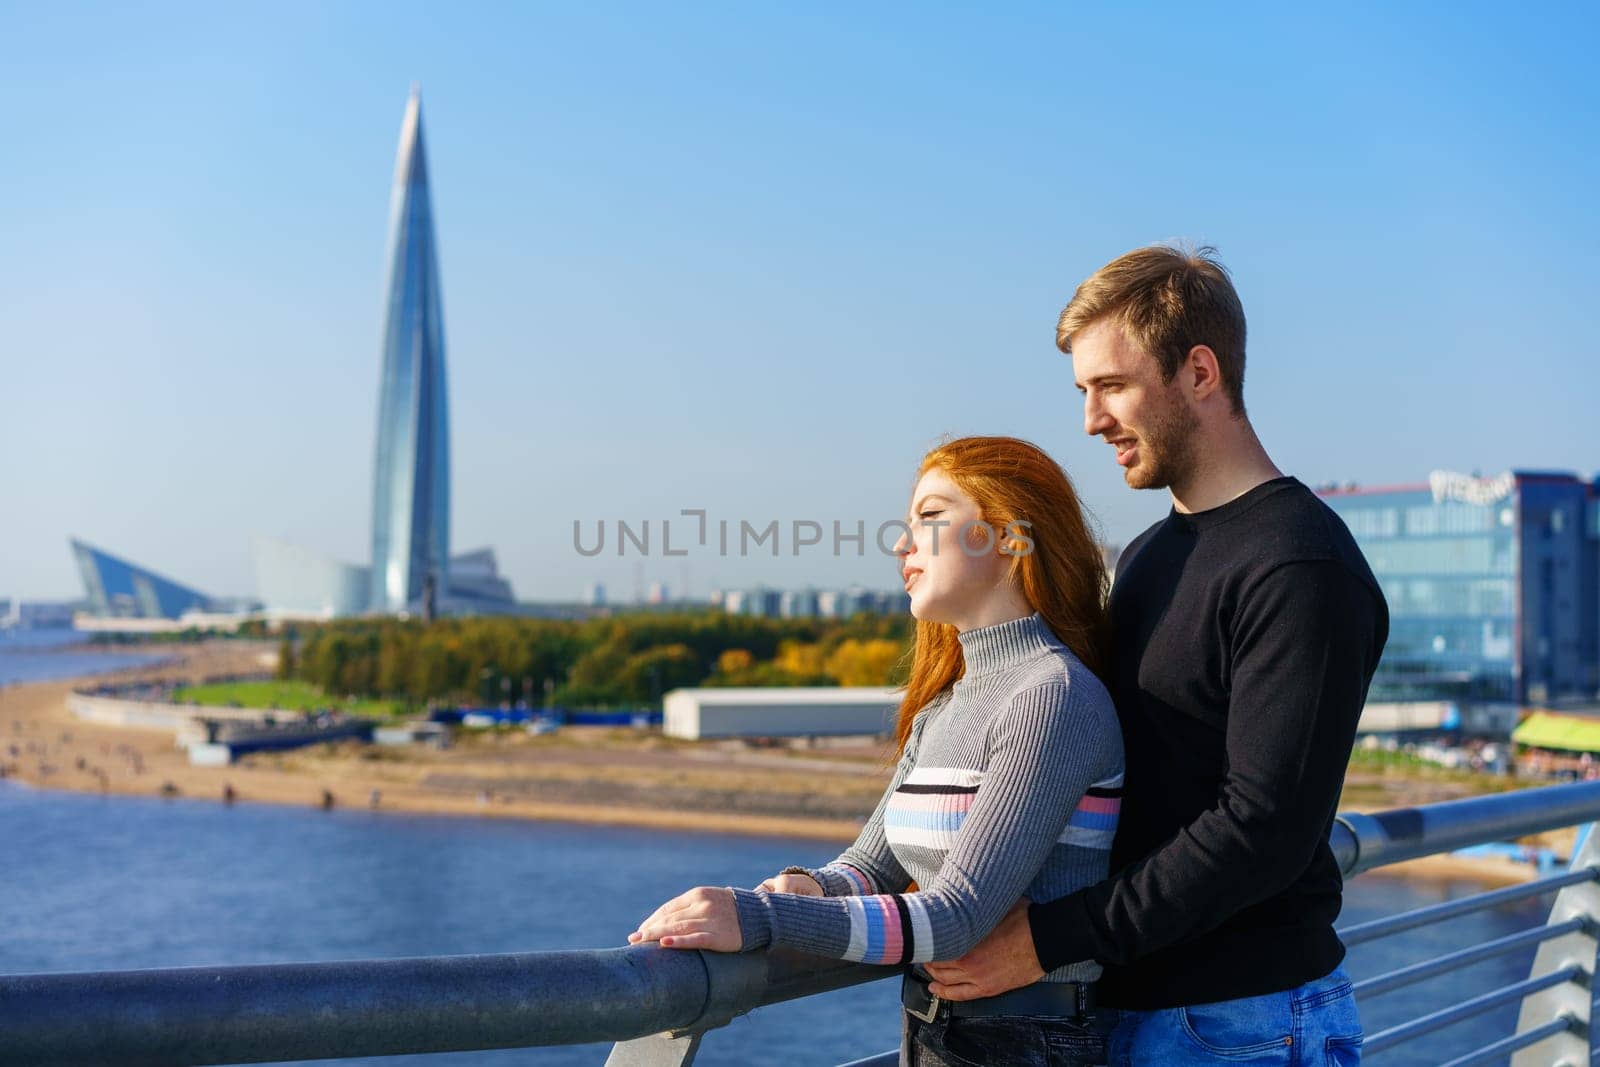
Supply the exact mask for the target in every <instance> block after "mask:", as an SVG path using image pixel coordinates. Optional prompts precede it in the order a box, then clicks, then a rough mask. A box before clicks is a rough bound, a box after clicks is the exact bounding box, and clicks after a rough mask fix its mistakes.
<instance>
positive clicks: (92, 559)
mask: <svg viewBox="0 0 1600 1067" xmlns="http://www.w3.org/2000/svg"><path fill="white" fill-rule="evenodd" d="M68 543H69V544H70V545H71V546H72V556H73V559H75V560H76V561H77V564H78V573H79V574H80V575H81V576H82V578H83V587H84V590H85V591H86V592H87V593H88V598H89V612H90V614H92V615H98V616H101V617H102V618H118V619H176V618H178V617H179V616H181V615H182V614H183V613H184V612H187V611H211V610H213V608H214V604H213V602H212V599H211V598H210V597H208V596H206V595H205V594H204V593H201V592H198V591H197V590H194V589H190V588H189V587H188V586H186V585H180V584H179V583H177V582H175V581H173V580H172V579H171V578H163V577H162V576H161V575H159V574H157V573H155V572H154V571H152V570H149V569H147V568H145V567H141V566H139V565H138V564H135V563H130V562H128V561H127V560H125V559H121V558H119V557H117V556H113V555H112V554H111V553H109V552H106V551H104V550H102V549H98V548H95V547H94V546H93V545H88V544H85V543H84V542H82V541H79V540H77V539H76V538H74V539H72V540H71V541H69V542H68Z"/></svg>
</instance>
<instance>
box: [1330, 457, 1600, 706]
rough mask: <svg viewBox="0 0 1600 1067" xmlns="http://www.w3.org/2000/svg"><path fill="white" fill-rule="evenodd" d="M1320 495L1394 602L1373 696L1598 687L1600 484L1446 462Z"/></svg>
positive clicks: (1522, 694) (1465, 699) (1533, 699)
mask: <svg viewBox="0 0 1600 1067" xmlns="http://www.w3.org/2000/svg"><path fill="white" fill-rule="evenodd" d="M1321 496H1322V498H1323V499H1324V500H1325V501H1326V502H1327V503H1328V505H1329V506H1330V507H1332V508H1333V510H1334V511H1336V512H1338V514H1339V516H1340V518H1342V519H1344V521H1345V525H1347V526H1348V527H1349V528H1350V532H1351V533H1352V534H1353V535H1355V539H1356V541H1357V543H1359V544H1360V546H1361V551H1362V552H1363V553H1365V555H1366V557H1367V562H1368V563H1369V564H1370V565H1371V567H1372V572H1373V574H1374V575H1376V576H1377V579H1378V582H1379V583H1380V584H1381V585H1382V586H1383V592H1384V596H1385V598H1386V599H1387V600H1388V602H1389V613H1390V629H1389V643H1388V645H1387V647H1386V648H1385V649H1384V653H1383V659H1382V661H1381V662H1380V663H1379V665H1378V673H1377V676H1376V677H1375V678H1374V679H1373V682H1372V697H1371V699H1372V700H1374V701H1414V700H1453V701H1458V702H1461V703H1516V704H1556V705H1559V704H1562V703H1566V702H1578V703H1583V702H1588V701H1593V700H1595V699H1597V698H1600V584H1597V574H1600V483H1594V482H1585V481H1583V480H1581V479H1578V478H1575V477H1573V476H1572V475H1570V474H1560V473H1546V472H1534V471H1513V472H1509V473H1506V474H1503V475H1501V476H1499V477H1497V478H1481V477H1476V476H1472V475H1463V474H1453V473H1450V472H1445V471H1438V472H1435V473H1434V474H1433V475H1432V476H1431V477H1430V478H1429V480H1428V482H1427V483H1426V484H1417V485H1400V486H1386V487H1381V488H1373V489H1356V488H1348V489H1324V490H1322V491H1321Z"/></svg>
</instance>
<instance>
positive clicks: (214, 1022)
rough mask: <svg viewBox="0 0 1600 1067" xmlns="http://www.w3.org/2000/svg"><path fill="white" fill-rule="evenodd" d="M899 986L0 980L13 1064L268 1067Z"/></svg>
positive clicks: (699, 1018)
mask: <svg viewBox="0 0 1600 1067" xmlns="http://www.w3.org/2000/svg"><path fill="white" fill-rule="evenodd" d="M1596 819H1600V783H1583V784H1578V785H1564V786H1554V787H1548V788H1543V789H1533V790H1525V791H1521V792H1516V793H1502V794H1496V795H1492V796H1484V797H1475V798H1471V799H1468V800H1457V801H1450V802H1448V803H1444V804H1433V805H1426V806H1423V807H1416V808H1403V809H1397V810H1393V811H1385V812H1379V813H1376V814H1353V813H1352V814H1345V815H1341V816H1339V818H1338V820H1337V821H1336V823H1335V826H1334V831H1333V833H1332V835H1331V836H1330V844H1331V845H1332V847H1333V849H1334V853H1335V855H1336V856H1337V857H1338V859H1339V863H1340V866H1341V868H1342V869H1343V870H1344V871H1345V873H1346V874H1347V875H1349V874H1354V873H1357V872H1359V871H1364V870H1370V869H1372V868H1373V867H1378V866H1383V865H1386V864H1389V863H1397V862H1400V861H1402V860H1407V859H1414V858H1417V857H1419V856H1424V855H1429V854H1432V853H1435V852H1439V851H1443V850H1446V849H1454V848H1462V847H1466V846H1469V845H1474V844H1483V843H1487V842H1489V841H1496V840H1503V839H1506V838H1509V837H1520V836H1523V835H1526V834H1531V833H1538V832H1541V831H1546V830H1554V829H1558V828H1560V827H1565V826H1572V825H1574V824H1578V823H1584V822H1590V821H1594V820H1596ZM898 973H899V969H898V968H894V967H868V966H864V965H861V964H851V963H843V962H839V961H827V960H819V959H817V958H816V957H810V956H804V955H801V954H798V953H792V952H787V951H774V952H757V953H749V954H745V955H732V954H718V953H701V952H685V951H675V950H671V949H661V948H658V947H655V946H633V947H630V948H617V949H599V950H587V951H570V952H528V953H512V954H499V955H481V956H442V957H419V958H411V959H387V960H354V961H346V962H333V963H298V964H264V965H253V966H241V967H185V968H171V969H159V970H140V971H117V972H90V973H80V974H71V973H67V974H34V975H9V976H7V975H0V1034H4V1035H5V1040H4V1041H3V1042H0V1067H13V1065H16V1067H21V1065H23V1064H27V1065H29V1067H46V1065H50V1064H72V1065H77V1067H87V1065H92V1064H107V1065H111V1064H115V1065H118V1067H131V1065H139V1064H152V1065H154V1064H160V1065H163V1067H176V1065H179V1064H216V1063H261V1062H271V1061H281V1060H295V1059H329V1058H340V1057H352V1056H382V1055H394V1054H401V1053H408V1052H409V1053H419V1052H449V1051H467V1050H473V1049H491V1048H516V1047H531V1046H538V1045H562V1044H582V1043H589V1042H606V1041H624V1040H628V1039H631V1038H636V1037H641V1036H644V1035H648V1034H655V1033H660V1032H663V1031H699V1030H704V1029H708V1028H711V1027H715V1026H720V1025H722V1024H724V1023H726V1022H728V1021H729V1020H731V1019H733V1018H734V1017H736V1016H738V1015H741V1014H743V1013H745V1012H748V1011H750V1010H752V1009H754V1008H757V1007H760V1006H762V1005H766V1004H773V1003H777V1002H780V1001H784V1000H790V999H793V998H795V997H801V996H808V995H811V994H813V993H819V992H825V991H828V990H832V989H840V988H844V987H846V986H851V985H856V984H859V983H862V982H869V981H873V980H876V979H880V978H885V977H889V976H891V975H895V974H898Z"/></svg>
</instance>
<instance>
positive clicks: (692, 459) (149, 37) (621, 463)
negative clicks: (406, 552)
mask: <svg viewBox="0 0 1600 1067" xmlns="http://www.w3.org/2000/svg"><path fill="white" fill-rule="evenodd" d="M1596 12H1597V9H1596V8H1595V7H1594V6H1593V5H1579V4H1574V5H1568V6H1561V5H1554V4H1551V5H1538V6H1535V7H1533V8H1530V9H1526V10H1521V11H1513V10H1511V9H1508V8H1506V7H1505V6H1504V5H1487V4H1456V5H1415V4H1413V5H1385V6H1364V7H1363V6H1357V7H1352V8H1344V7H1341V8H1340V9H1339V11H1338V12H1336V13H1335V12H1332V11H1319V12H1312V11H1294V10H1285V9H1283V8H1282V7H1281V6H1260V7H1235V8H1230V9H1229V10H1228V11H1227V13H1226V14H1214V13H1211V12H1206V11H1200V10H1197V9H1196V8H1195V7H1194V6H1193V5H1160V4H1151V5H1142V6H1139V7H1138V8H1137V9H1130V8H1128V7H1127V6H1125V5H1119V6H1117V7H1115V8H1114V7H1113V6H1112V5H1103V6H1099V7H1087V6H1083V7H1067V6H1065V5H1039V6H1025V5H1019V6H1013V7H1010V8H1008V9H1006V10H1005V11H1003V12H1002V13H1000V14H992V13H980V12H979V11H978V10H977V9H975V8H972V7H970V6H955V5H951V6H940V5H909V4H907V5H895V6H879V7H875V8H873V9H871V10H870V11H866V12H863V11H862V10H860V9H859V7H858V6H846V5H794V6H793V7H792V8H791V9H787V10H783V9H778V8H776V7H775V6H766V5H714V4H704V5H676V6H672V7H666V6H660V5H653V6H643V5H640V6H631V5H627V6H625V5H561V6H556V5H534V4H526V5H523V4H516V5H513V4H506V5H492V4H472V5H453V6H447V5H443V4H433V5H421V4H412V5H396V4H359V3H341V4H272V5H261V6H250V5H217V4H195V5H167V4H162V5H148V6H139V7H133V6H124V5H115V6H113V5H106V6H103V7H86V6H81V5H71V6H68V5H44V4H35V5H15V4H5V3H0V99H3V100H4V101H6V105H5V106H4V107H3V108H0V144H3V145H4V146H5V150H4V152H3V154H0V323H3V328H4V342H3V344H0V361H3V362H0V366H3V367H4V379H3V381H4V391H3V409H0V501H3V502H4V507H5V515H6V518H5V526H4V530H3V532H0V546H3V548H0V594H18V595H23V596H31V597H55V596H72V595H77V594H78V593H79V591H80V586H79V582H78V579H77V576H76V574H75V572H74V570H73V567H72V563H71V559H70V557H69V554H68V551H67V547H66V539H67V537H68V536H69V535H75V536H79V537H82V538H84V539H86V540H88V541H90V542H92V543H96V544H99V545H102V546H104V547H106V548H108V549H111V550H112V551H115V552H119V553H121V554H124V555H126V556H128V557H131V558H132V559H134V560H137V561H139V562H141V563H144V564H147V565H149V566H151V567H153V568H155V569H157V570H160V571H164V572H166V573H169V574H171V575H172V576H174V577H177V578H179V579H181V580H185V581H187V582H189V583H191V584H194V585H197V586H199V587H201V588H203V589H206V590H208V591H211V592H215V593H223V594H238V593H249V592H251V591H252V590H253V588H254V580H253V575H252V571H251V565H250V552H249V543H250V537H251V535H252V534H256V533H262V534H269V535H274V536H280V537H285V538H288V539H289V540H292V541H295V542H298V543H301V544H304V545H307V546H309V547H312V548H315V549H318V550H320V551H324V552H327V553H329V554H332V555H335V556H338V557H341V558H345V559H348V560H352V561H362V560H364V559H365V558H366V556H367V554H368V539H369V537H370V521H371V520H370V508H371V502H370V493H371V488H370V481H371V474H372V459H373V457H372V446H373V436H374V420H375V412H376V391H377V381H378V368H379V363H378V351H379V337H378V331H379V324H380V314H381V302H380V295H381V288H382V284H383V271H384V263H383V253H384V241H385V225H386V221H387V219H386V214H387V207H388V191H389V188H388V187H389V181H390V178H391V174H392V168H393V164H394V151H395V147H396V138H397V136H398V132H399V124H400V118H401V113H402V110H403V108H404V104H405V96H406V92H407V90H408V88H409V86H410V85H411V83H412V82H414V81H415V82H419V83H420V84H421V86H422V91H423V99H424V117H425V118H424V120H425V124H426V127H427V137H428V148H429V153H430V161H429V162H430V171H431V176H432V179H433V183H434V210H435V214H436V218H437V221H438V231H439V243H440V267H441V271H442V277H443V289H444V301H445V323H446V330H447V335H448V348H449V357H448V358H449V374H450V389H451V398H450V404H451V417H452V421H453V441H452V443H453V450H454V474H453V477H454V494H455V507H454V519H453V533H452V540H453V543H454V545H455V546H456V547H457V548H459V549H467V548H472V547H476V546H478V545H484V544H490V545H493V546H495V547H496V548H497V549H498V551H499V554H500V559H501V562H502V566H503V568H504V570H505V571H506V572H507V573H508V575H509V577H510V578H511V579H512V580H513V582H514V584H515V586H516V589H517V592H518V594H519V596H522V597H524V598H530V599H560V598H567V597H574V596H577V595H579V594H580V593H581V591H582V590H583V588H584V586H585V585H586V584H587V583H588V582H590V581H596V580H598V581H603V582H604V583H605V584H606V585H607V587H608V589H609V590H610V592H611V594H612V596H613V597H614V598H626V597H628V596H630V595H631V593H632V591H633V589H634V587H635V584H636V583H637V582H641V581H642V582H650V581H664V582H666V583H668V584H669V585H670V586H672V587H673V588H674V589H675V590H676V589H678V588H680V587H682V585H683V584H684V579H685V577H687V582H688V590H689V592H690V593H691V594H693V595H697V596H704V595H705V594H706V593H708V592H709V591H710V590H711V589H712V588H714V587H717V586H721V585H742V584H749V583H752V582H755V581H762V580H765V581H767V582H769V583H772V584H777V585H783V586H797V585H800V584H803V583H808V582H809V583H814V584H817V585H821V586H843V585H847V584H850V583H853V582H864V583H866V584H869V585H874V586H881V587H890V586H892V585H894V584H895V582H894V578H893V574H892V565H891V563H890V561H888V560H886V559H885V558H884V557H881V556H879V555H877V554H876V552H874V551H873V550H871V549H870V548H869V549H868V552H867V555H866V556H865V557H863V558H857V557H855V556H854V555H847V556H846V557H844V558H835V557H834V556H833V555H832V553H831V551H826V550H821V551H819V550H816V549H811V550H807V551H806V552H804V553H802V554H801V555H800V556H798V557H795V556H793V555H791V554H789V545H788V542H787V540H786V541H785V543H784V545H783V551H784V555H783V556H782V557H781V558H779V559H776V560H774V559H772V558H771V557H770V556H751V557H749V558H744V559H740V558H737V557H734V558H718V557H717V556H716V554H715V553H707V552H705V551H703V550H700V551H697V552H696V553H694V554H691V555H690V556H689V557H688V558H687V559H686V560H684V559H666V558H662V557H661V556H660V555H659V551H658V552H657V554H656V555H655V556H652V557H650V558H645V559H642V560H640V559H636V558H635V557H633V556H630V557H628V558H623V559H618V558H617V557H616V556H615V554H614V552H608V553H607V554H606V555H604V556H601V557H597V558H594V559H586V558H583V557H580V556H579V555H578V554H577V553H576V552H575V551H574V550H573V547H572V523H573V520H575V519H577V520H581V521H583V522H584V523H585V524H586V528H587V529H592V528H593V524H594V523H595V522H597V521H598V520H600V519H602V518H604V519H606V520H608V521H612V522H614V521H615V520H617V519H627V520H629V521H630V522H632V523H634V524H637V523H639V522H640V521H642V520H644V519H652V520H655V521H654V522H653V523H652V525H653V526H656V527H657V528H658V530H659V522H660V520H661V519H662V518H664V517H671V516H675V515H677V514H678V512H679V509H681V508H693V507H700V508H706V509H708V510H709V512H710V515H711V518H712V519H713V520H715V519H717V518H728V519H731V520H733V521H734V522H735V523H737V521H738V520H739V519H740V518H745V519H749V520H750V521H752V522H754V523H756V524H757V525H762V524H765V523H766V522H767V521H770V520H771V519H778V520H780V522H782V523H784V524H785V526H787V524H788V523H790V522H791V521H792V520H795V519H814V520H819V521H821V522H823V524H824V526H826V525H827V524H828V523H829V522H831V520H833V519H839V520H841V521H842V522H844V523H845V525H846V527H847V528H849V527H853V524H854V521H855V520H856V519H865V520H868V529H869V530H870V529H871V528H872V526H873V525H875V524H876V522H878V521H881V520H882V519H886V518H891V517H893V516H895V515H898V514H899V513H901V511H902V510H903V509H904V507H905V495H906V493H907V491H908V489H909V486H910V477H911V474H912V472H913V470H914V467H915V464H916V462H917V459H918V458H919V456H920V455H921V453H922V451H923V450H924V449H925V448H927V447H928V446H929V445H931V444H932V443H934V442H935V441H937V440H938V439H939V438H940V437H941V436H943V435H946V434H964V433H1011V434H1016V435H1019V436H1023V437H1028V438H1030V439H1032V440H1034V441H1037V442H1038V443H1039V444H1041V445H1043V446H1044V447H1046V448H1047V449H1049V450H1050V451H1051V452H1052V453H1053V454H1054V455H1056V456H1057V457H1058V458H1059V459H1060V460H1061V461H1062V462H1063V464H1064V465H1065V466H1066V467H1067V469H1068V470H1069V472H1070V473H1071V474H1072V475H1073V476H1074V477H1075V479H1076V480H1077V482H1078V485H1079V488H1080V490H1081V493H1082V495H1083V497H1084V499H1085V501H1086V502H1087V503H1088V504H1089V506H1090V507H1091V509H1092V510H1093V512H1094V513H1095V516H1096V517H1097V519H1098V521H1099V523H1100V525H1101V527H1102V528H1103V529H1104V531H1105V534H1106V536H1107V537H1109V538H1110V539H1111V540H1114V541H1125V540H1127V539H1128V538H1129V537H1131V536H1132V535H1133V534H1135V533H1136V532H1137V531H1138V530H1139V529H1141V528H1143V526H1144V525H1146V524H1147V523H1149V522H1151V521H1154V520H1155V519H1156V518H1158V517H1159V516H1160V515H1161V514H1163V513H1164V511H1165V509H1166V498H1165V497H1164V495H1163V494H1160V493H1150V492H1146V493H1135V492H1133V491H1131V490H1128V489H1126V488H1124V487H1123V486H1122V483H1121V479H1120V475H1119V472H1118V470H1117V468H1116V466H1115V464H1114V463H1113V461H1112V459H1111V454H1110V450H1109V449H1108V448H1107V447H1106V446H1104V445H1103V444H1101V443H1099V442H1098V441H1095V440H1092V439H1089V438H1086V437H1085V436H1084V435H1083V433H1082V412H1081V407H1080V404H1079V400H1078V396H1077V394H1076V392H1075V391H1074V390H1073V388H1072V376H1071V364H1070V362H1069V361H1068V360H1067V359H1066V358H1065V357H1063V356H1061V355H1059V354H1058V353H1057V352H1056V351H1055V349H1054V347H1053V344H1052V335H1053V326H1054V321H1055V317H1056V315H1057V313H1058V312H1059V310H1060V308H1061V306H1062V304H1063V303H1064V302H1065V301H1066V300H1067V298H1068V297H1069V296H1070V295H1071V293H1072V290H1073V288H1074V286H1075V285H1076V284H1077V282H1078V281H1079V280H1080V279H1081V278H1082V277H1083V276H1084V275H1086V274H1087V273H1089V272H1090V271H1092V270H1093V269H1095V268H1096V267H1097V266H1099V265H1100V264H1102V263H1103V262H1105V261H1106V260H1108V259H1110V258H1112V257H1113V256H1115V255H1117V254H1119V253H1121V252H1123V251H1126V250H1127V249H1129V248H1131V247H1135V246H1137V245H1141V244H1145V243H1149V242H1151V241H1157V240H1163V239H1169V238H1186V239H1191V240H1195V241H1201V242H1209V243H1212V244H1215V245H1216V246H1217V247H1218V248H1219V249H1220V252H1221V255H1222V258H1223V260H1224V261H1225V262H1226V263H1227V264H1228V265H1229V267H1230V268H1231V269H1232V270H1233V272H1234V276H1235V280H1236V282H1237V284H1238V287H1239V289H1240V292H1241V295H1242V297H1243V299H1244V303H1245V308H1246V311H1247V313H1248V315H1249V319H1250V344H1249V371H1248V376H1247V386H1246V399H1247V402H1248V404H1249V406H1250V409H1251V413H1252V417H1253V419H1254V421H1255V424H1256V426H1257V429H1258V430H1259V432H1260V433H1261V436H1262V438H1263V440H1264V441H1265V443H1266V445H1267V447H1268V449H1269V451H1271V452H1272V454H1273V455H1274V457H1275V458H1276V459H1277V460H1278V462H1279V465H1280V466H1282V467H1284V468H1285V469H1286V470H1289V471H1291V472H1293V473H1296V474H1298V475H1300V476H1301V477H1302V478H1304V479H1305V480H1307V481H1308V482H1325V481H1330V480H1338V481H1346V480H1353V481H1357V482H1365V483H1390V482H1411V481H1419V480H1423V479H1424V478H1425V477H1426V475H1427V473H1428V471H1430V470H1432V469H1435V468H1448V469H1456V470H1469V471H1470V470H1481V471H1483V472H1484V473H1486V474H1487V473H1494V472H1498V471H1501V470H1504V469H1507V468H1512V467H1523V468H1529V467H1531V468H1547V469H1561V470H1575V471H1578V472H1579V473H1583V474H1586V475H1587V474H1590V473H1592V472H1593V471H1594V470H1595V468H1596V467H1597V466H1600V416H1597V414H1596V404H1597V397H1600V389H1597V388H1596V386H1597V385H1600V371H1597V370H1596V366H1595V361H1596V357H1597V356H1600V352H1597V350H1596V338H1597V337H1600V300H1597V299H1596V298H1595V297H1594V295H1593V289H1594V287H1595V279H1596V278H1597V277H1600V207H1597V198H1596V194H1595V190H1596V189H1597V188H1600V149H1597V145H1600V138H1597V134H1600V89H1597V87H1596V79H1594V78H1593V76H1592V56H1591V55H1589V54H1588V53H1589V52H1590V51H1591V50H1592V44H1593V42H1594V41H1595V40H1596V39H1597V36H1600V14H1597V13H1596ZM685 529H686V527H685ZM679 532H680V531H678V530H675V531H674V541H675V543H681V542H680V541H679V537H678V535H679ZM657 537H659V532H658V533H657ZM785 537H787V534H785ZM653 547H658V546H653ZM852 551H853V550H852ZM685 566H687V575H685Z"/></svg>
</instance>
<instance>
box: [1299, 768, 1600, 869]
mask: <svg viewBox="0 0 1600 1067" xmlns="http://www.w3.org/2000/svg"><path fill="white" fill-rule="evenodd" d="M1597 819H1600V782H1577V783H1574V784H1572V785H1552V786H1544V787H1542V788H1539V789H1518V790H1512V791H1510V792H1505V793H1492V794H1490V795H1488V796H1481V797H1467V798H1465V799H1463V800H1447V801H1444V802H1443V803H1439V804H1425V805H1423V806H1421V807H1415V808H1393V809H1390V810H1388V811H1381V812H1373V813H1370V814H1363V813H1359V812H1345V813H1341V814H1340V815H1339V816H1338V817H1337V818H1336V819H1335V820H1334V825H1333V832H1332V833H1330V834H1329V835H1328V843H1329V845H1331V846H1332V848H1333V854H1334V856H1335V858H1337V859H1338V861H1339V868H1340V870H1342V871H1343V872H1344V874H1345V877H1347V878H1348V877H1350V876H1352V875H1356V874H1360V873H1361V872H1362V871H1370V870H1372V869H1373V868H1375V867H1386V866H1388V865H1389V864H1392V863H1402V862H1404V861H1406V860H1414V859H1420V858H1421V857H1423V856H1432V855H1434V854H1436V853H1440V852H1452V851H1454V850H1456V849H1458V848H1468V847H1471V846H1472V845H1486V844H1489V843H1490V842H1494V841H1509V840H1512V839H1513V838H1518V837H1527V836H1528V835H1529V834H1538V833H1544V832H1546V831H1549V830H1560V829H1562V828H1564V827H1568V826H1578V825H1581V824H1583V823H1587V822H1594V821H1595V820H1597Z"/></svg>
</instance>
